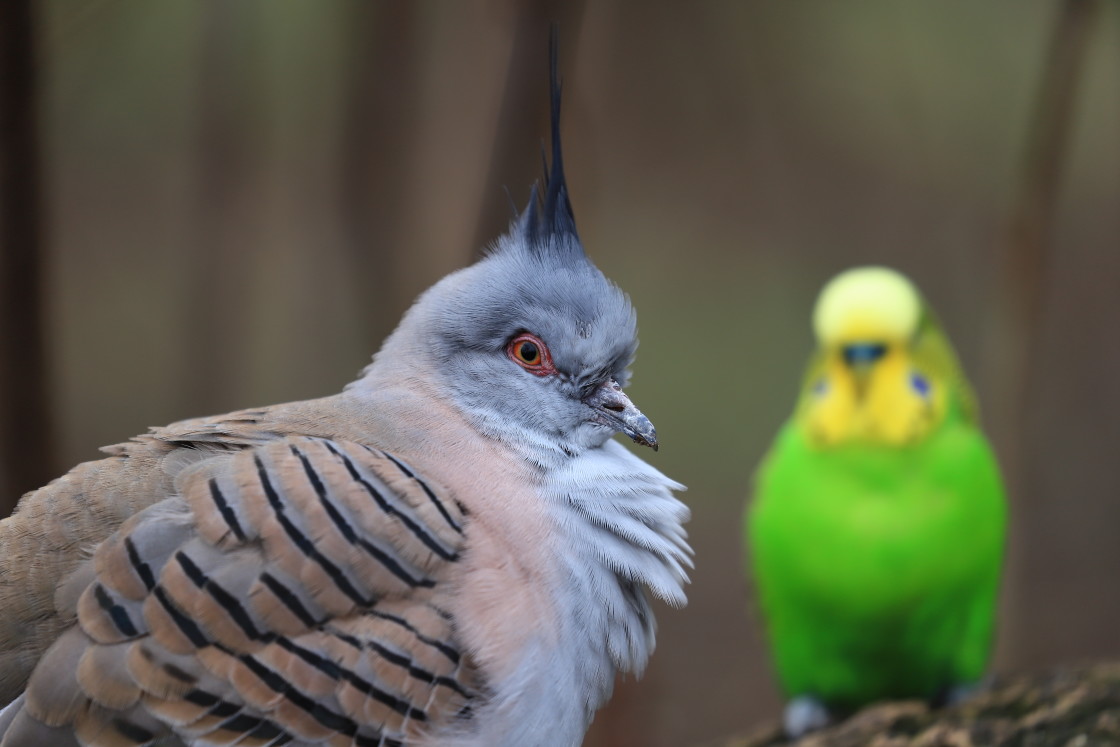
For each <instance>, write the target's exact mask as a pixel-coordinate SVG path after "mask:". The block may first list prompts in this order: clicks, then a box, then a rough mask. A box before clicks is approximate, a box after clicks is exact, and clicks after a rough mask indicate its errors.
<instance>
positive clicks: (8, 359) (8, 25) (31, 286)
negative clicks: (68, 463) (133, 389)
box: [0, 0, 54, 516]
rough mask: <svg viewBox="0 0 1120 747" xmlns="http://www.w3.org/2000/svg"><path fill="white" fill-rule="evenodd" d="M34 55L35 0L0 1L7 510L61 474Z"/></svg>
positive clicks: (1, 489) (1, 375)
mask: <svg viewBox="0 0 1120 747" xmlns="http://www.w3.org/2000/svg"><path fill="white" fill-rule="evenodd" d="M35 54H36V53H35V19H34V14H33V13H32V4H31V0H7V1H6V2H2V3H0V249H2V251H0V516H6V515H7V514H8V513H9V512H10V511H11V509H12V508H13V507H14V506H15V504H16V502H17V501H18V500H19V497H20V495H22V494H23V493H24V492H26V491H28V490H32V489H34V488H37V487H39V486H41V485H43V484H44V483H46V482H47V481H48V480H50V479H51V478H52V477H53V476H54V474H53V473H54V465H53V463H52V461H53V460H52V456H51V455H52V451H51V412H50V401H49V396H48V379H49V375H48V366H47V353H46V344H45V340H44V332H45V323H44V318H43V317H44V298H43V262H42V250H41V248H42V235H41V227H42V222H41V220H40V217H41V216H40V213H41V202H40V196H41V193H40V184H39V144H38V138H37V130H36V128H37V105H38V102H37V100H36V82H37V76H36V60H35Z"/></svg>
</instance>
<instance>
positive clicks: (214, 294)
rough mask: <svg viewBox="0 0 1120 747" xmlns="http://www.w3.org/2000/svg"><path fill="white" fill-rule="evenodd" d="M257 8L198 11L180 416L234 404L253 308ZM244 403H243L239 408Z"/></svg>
mask: <svg viewBox="0 0 1120 747" xmlns="http://www.w3.org/2000/svg"><path fill="white" fill-rule="evenodd" d="M253 10H254V6H252V5H250V4H242V5H239V4H237V3H228V2H225V0H207V2H206V3H205V5H204V6H203V9H202V11H201V18H202V24H203V27H202V31H201V34H200V36H199V39H200V43H201V52H200V55H199V77H198V83H197V91H198V99H197V108H196V111H197V116H198V120H197V127H198V130H197V133H198V134H197V138H198V139H197V142H196V145H195V147H196V149H197V158H196V163H197V172H196V174H195V218H194V236H193V242H192V244H191V249H190V254H189V256H188V259H187V261H188V265H187V267H188V270H187V277H186V278H185V282H184V285H185V287H186V303H187V305H188V308H187V313H186V315H185V319H186V322H185V329H184V345H183V356H184V357H183V360H184V369H183V370H184V371H185V377H184V379H183V387H184V388H183V390H182V392H181V396H182V406H181V408H180V410H181V414H182V416H183V417H188V416H198V415H204V414H206V413H207V412H211V411H221V410H226V409H231V408H232V407H235V406H237V396H238V392H237V384H238V382H239V381H240V379H241V377H240V376H239V375H238V363H239V358H240V350H241V347H240V342H241V336H242V335H243V333H244V330H245V327H244V324H243V323H242V321H241V320H242V319H244V317H245V316H246V314H247V313H248V312H247V308H248V306H249V299H248V289H249V283H248V280H249V278H248V275H249V270H248V263H249V262H251V261H252V254H253V253H252V252H251V251H247V247H246V246H245V244H246V243H247V242H245V241H244V240H242V236H241V230H239V227H240V226H241V224H242V223H243V222H244V219H245V216H244V208H245V205H246V203H247V198H248V192H249V185H248V176H247V172H248V171H249V168H250V166H251V161H252V158H251V155H252V154H253V153H254V152H255V151H256V148H255V143H254V139H253V136H252V135H251V134H250V133H251V132H257V133H258V135H257V138H258V139H259V137H260V136H259V128H254V127H253V125H254V124H255V123H254V122H253V121H252V117H251V114H252V112H254V111H255V108H254V104H255V103H256V102H255V100H254V92H255V91H256V90H257V89H258V88H259V86H255V85H254V82H255V81H253V80H251V78H250V76H251V73H252V70H251V63H252V60H251V59H249V60H247V59H246V56H247V55H248V54H250V51H249V50H252V49H254V48H255V47H254V45H252V44H248V43H244V42H245V36H246V34H249V33H252V29H253V27H254V24H255V23H256V21H255V19H254V18H253V16H252V13H253ZM242 404H243V403H242Z"/></svg>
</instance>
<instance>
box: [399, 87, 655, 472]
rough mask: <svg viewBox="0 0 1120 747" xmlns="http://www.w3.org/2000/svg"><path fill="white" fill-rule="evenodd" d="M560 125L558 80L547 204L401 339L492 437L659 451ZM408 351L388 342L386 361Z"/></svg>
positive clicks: (539, 203)
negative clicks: (632, 389) (576, 211)
mask: <svg viewBox="0 0 1120 747" xmlns="http://www.w3.org/2000/svg"><path fill="white" fill-rule="evenodd" d="M559 113H560V90H559V84H558V82H557V80H556V75H555V68H554V71H553V85H552V166H551V169H549V170H547V172H546V174H545V185H544V189H543V196H542V195H538V192H537V190H536V189H535V188H534V190H533V193H532V197H531V198H530V201H529V205H528V206H527V207H526V208H525V210H524V211H523V212H522V213H521V214H520V216H518V217H517V218H516V219H515V220H514V222H513V224H512V226H511V228H510V231H509V232H508V233H507V234H506V235H505V236H503V237H501V238H500V239H498V240H497V242H495V244H493V245H492V246H491V247H490V250H489V251H488V252H487V253H486V255H485V256H484V257H483V258H482V259H481V260H479V261H478V262H476V263H475V264H474V265H472V266H470V267H467V268H465V269H463V270H460V271H458V272H456V273H453V274H451V275H449V276H447V277H446V278H444V279H443V280H441V281H440V282H439V283H437V284H436V285H435V286H433V287H432V288H430V289H429V290H428V291H427V292H426V293H425V294H424V295H422V296H421V297H420V299H419V300H418V301H417V302H416V304H415V305H414V307H413V308H412V309H411V310H410V311H409V313H408V315H406V317H405V319H404V321H403V322H402V324H401V327H400V328H399V329H398V331H397V333H395V334H394V338H399V337H401V336H407V338H408V340H407V341H408V343H409V347H410V348H411V349H412V350H413V351H420V350H423V353H422V355H423V357H424V359H426V364H425V366H426V370H427V372H428V373H426V374H425V375H435V376H438V377H439V378H440V384H441V390H442V391H450V392H451V394H452V398H453V401H454V404H455V405H456V406H457V407H458V408H459V409H460V410H461V411H462V412H463V413H464V414H465V416H466V417H467V418H468V419H469V420H470V421H471V422H472V423H473V424H474V425H475V426H476V427H477V428H478V429H479V430H481V431H482V432H483V433H485V434H487V435H488V436H491V437H495V438H499V439H502V440H505V441H508V442H511V443H513V444H514V445H516V446H523V447H527V449H528V450H530V451H537V452H540V453H541V454H542V457H543V456H545V455H547V454H552V455H556V456H559V455H562V454H569V455H574V454H578V453H580V452H582V451H583V450H584V449H587V448H591V447H595V446H599V445H601V444H602V443H603V442H605V441H606V440H607V439H608V438H610V437H611V435H613V434H614V433H616V432H622V433H625V434H626V435H627V436H629V437H630V438H631V439H633V440H634V441H636V442H637V443H640V444H644V445H647V446H652V447H654V448H656V447H657V437H656V434H655V432H654V429H653V425H652V424H651V423H650V421H649V420H648V419H647V418H646V417H645V416H644V415H643V414H642V413H641V412H640V411H639V410H638V409H637V408H636V407H635V406H634V405H633V404H632V403H631V402H630V400H629V398H627V396H626V395H625V394H624V393H623V391H622V387H623V386H624V385H625V384H626V382H627V380H628V377H629V375H628V370H627V369H628V367H629V365H630V363H631V361H632V360H633V357H634V351H635V349H636V348H637V344H638V343H637V326H636V318H635V315H634V310H633V308H632V307H631V305H630V301H629V299H628V298H627V297H626V295H625V294H624V293H623V292H622V291H621V290H620V289H619V288H618V287H617V286H616V285H615V284H614V283H612V282H611V281H610V280H608V279H607V278H606V277H605V276H604V275H603V273H602V272H600V271H599V269H598V268H597V267H595V265H593V264H592V263H591V261H590V260H589V259H588V258H587V256H586V255H585V254H584V250H583V246H582V244H581V242H580V239H579V236H578V235H577V233H576V227H575V219H574V217H573V215H572V208H571V204H570V202H569V200H568V191H567V186H566V184H565V182H564V171H563V162H562V160H561V152H560V139H559V132H558V121H559ZM403 342H404V340H392V339H391V340H390V342H389V343H388V344H387V346H386V349H383V353H382V355H384V353H385V352H386V350H387V349H388V348H389V347H391V346H392V347H396V346H397V345H398V344H400V343H403ZM413 355H414V357H415V355H416V352H414V353H413ZM379 357H380V356H379Z"/></svg>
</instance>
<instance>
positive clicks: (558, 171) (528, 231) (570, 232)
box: [517, 26, 582, 249]
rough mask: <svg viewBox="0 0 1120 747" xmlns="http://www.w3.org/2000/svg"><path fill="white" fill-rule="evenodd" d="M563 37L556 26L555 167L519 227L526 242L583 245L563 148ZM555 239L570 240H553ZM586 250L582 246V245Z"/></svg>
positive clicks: (552, 53)
mask: <svg viewBox="0 0 1120 747" xmlns="http://www.w3.org/2000/svg"><path fill="white" fill-rule="evenodd" d="M559 46H560V43H559V39H558V33H557V29H556V26H553V27H552V29H551V34H550V36H549V44H548V53H549V95H550V101H551V116H550V129H551V136H552V167H551V168H549V165H548V163H547V162H546V163H545V169H544V197H543V199H542V198H541V195H540V193H539V191H538V189H537V186H536V185H534V186H533V191H532V193H531V194H530V195H529V204H528V205H526V206H525V210H524V211H523V212H522V213H521V215H520V216H519V217H518V221H517V228H518V229H519V230H520V232H521V234H522V237H523V238H524V239H525V241H526V243H527V244H528V245H529V246H532V247H538V248H543V247H544V246H549V245H553V244H570V245H574V246H575V247H579V246H580V244H579V236H578V235H577V233H576V219H575V216H574V215H573V214H572V203H571V202H570V201H569V200H568V185H567V184H566V183H565V182H564V159H563V155H562V153H561V150H560V88H561V86H560V72H559ZM552 239H567V241H559V242H557V241H553V240H552ZM581 249H582V248H581Z"/></svg>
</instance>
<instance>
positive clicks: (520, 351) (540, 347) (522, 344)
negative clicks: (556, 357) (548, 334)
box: [506, 332, 556, 376]
mask: <svg viewBox="0 0 1120 747" xmlns="http://www.w3.org/2000/svg"><path fill="white" fill-rule="evenodd" d="M506 353H507V354H508V355H509V357H510V359H511V360H513V362H514V363H516V364H517V365H519V366H521V367H522V368H524V369H525V370H526V371H528V372H529V373H532V374H536V375H537V376H548V375H549V374H552V373H556V368H555V367H554V366H553V365H552V356H551V355H550V354H549V352H548V346H547V345H545V344H544V343H543V342H541V339H540V338H539V337H537V336H536V335H531V334H529V333H528V332H524V333H522V334H520V335H518V336H517V337H514V338H513V339H512V340H510V342H509V345H507V346H506Z"/></svg>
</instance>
